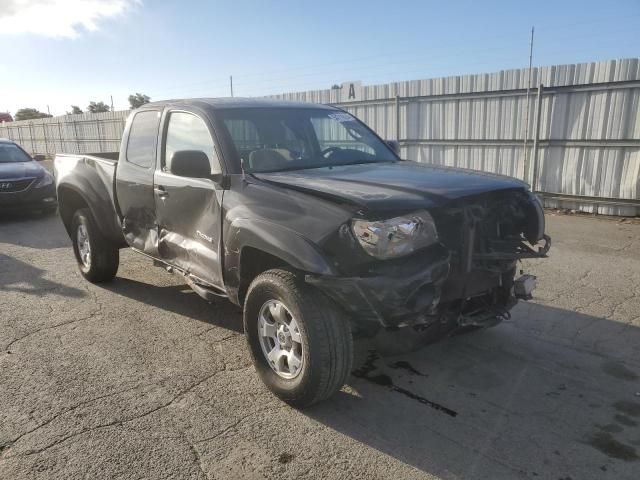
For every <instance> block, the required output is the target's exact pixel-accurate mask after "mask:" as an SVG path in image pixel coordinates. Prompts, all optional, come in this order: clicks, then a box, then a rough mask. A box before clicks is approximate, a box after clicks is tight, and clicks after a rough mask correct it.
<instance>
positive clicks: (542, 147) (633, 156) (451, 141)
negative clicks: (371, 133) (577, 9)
mask: <svg viewBox="0 0 640 480" xmlns="http://www.w3.org/2000/svg"><path fill="white" fill-rule="evenodd" d="M528 73H529V72H528V69H520V70H508V71H501V72H496V73H491V74H479V75H465V76H456V77H447V78H436V79H428V80H414V81H406V82H396V83H390V84H386V85H372V86H364V87H362V90H361V98H359V99H357V100H356V101H351V102H349V101H344V95H343V93H342V92H341V91H340V90H317V91H308V92H295V93H285V94H282V95H275V96H273V98H280V99H286V100H298V101H311V102H319V103H331V104H334V105H337V106H340V107H341V108H344V109H345V110H347V111H349V112H351V113H352V114H354V115H356V116H357V117H358V118H360V119H361V120H363V121H364V122H366V123H367V124H368V125H370V126H371V127H372V128H373V129H374V130H376V132H378V134H380V135H381V136H382V137H384V138H387V139H396V138H398V139H399V140H400V143H401V146H402V153H403V156H404V157H405V158H407V159H410V160H416V161H419V162H425V163H434V164H441V165H450V166H457V167H465V168H472V169H476V170H483V171H488V172H494V173H501V174H505V175H511V176H515V177H518V178H521V179H524V180H526V181H527V182H529V183H532V184H533V181H534V161H533V156H534V155H533V143H534V142H533V137H534V134H535V130H536V119H537V112H536V105H537V86H538V85H540V84H542V85H543V86H544V88H543V90H542V101H541V103H540V105H541V109H540V123H539V141H538V147H539V148H538V165H537V172H536V175H535V182H536V185H535V186H536V190H537V191H542V192H548V193H551V194H559V195H549V196H547V198H545V203H546V205H547V206H552V207H553V206H565V207H569V208H579V209H580V210H584V211H597V212H598V213H602V214H615V215H636V214H638V213H639V209H638V208H637V207H633V206H629V207H626V206H624V207H620V206H615V207H614V206H608V205H602V204H601V205H596V204H594V203H592V200H593V199H590V198H580V201H566V200H563V201H560V200H558V198H564V197H565V196H580V197H598V198H607V199H628V200H638V199H639V198H640V182H639V180H638V179H639V176H640V109H639V105H640V61H639V60H638V59H626V60H611V61H606V62H595V63H588V64H576V65H560V66H550V67H541V68H534V69H533V70H532V72H531V85H532V86H534V88H533V89H532V91H531V96H530V100H529V108H528V113H529V135H528V138H529V142H528V143H527V145H528V147H527V150H528V162H525V155H524V134H525V124H526V118H527V115H526V111H527V101H526V87H527V81H528ZM396 96H398V97H399V98H398V100H397V101H398V105H397V106H396V98H395V97H396ZM525 163H526V165H525Z"/></svg>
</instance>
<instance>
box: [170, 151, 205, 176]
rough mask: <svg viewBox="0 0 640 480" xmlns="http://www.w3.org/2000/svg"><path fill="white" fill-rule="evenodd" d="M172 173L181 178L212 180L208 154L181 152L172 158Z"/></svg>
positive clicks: (175, 153)
mask: <svg viewBox="0 0 640 480" xmlns="http://www.w3.org/2000/svg"><path fill="white" fill-rule="evenodd" d="M171 173H173V174H174V175H178V176H180V177H190V178H211V165H210V164H209V158H208V157H207V154H206V153H204V152H202V151H200V150H180V151H178V152H174V154H173V155H172V156H171Z"/></svg>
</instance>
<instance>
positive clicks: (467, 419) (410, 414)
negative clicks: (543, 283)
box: [305, 304, 640, 479]
mask: <svg viewBox="0 0 640 480" xmlns="http://www.w3.org/2000/svg"><path fill="white" fill-rule="evenodd" d="M520 313H521V314H522V313H523V312H522V311H520ZM516 316H517V315H516ZM537 321H540V322H541V323H540V324H537V325H536V324H535V322H537ZM556 321H561V322H562V325H558V324H557V323H555V322H556ZM516 322H517V323H519V324H523V323H524V324H531V325H526V327H529V328H526V327H525V326H523V325H518V324H515V325H514V324H511V325H509V324H505V325H501V326H498V327H497V328H494V329H489V330H486V331H481V332H475V333H472V334H470V335H464V336H459V337H454V338H449V339H446V340H444V341H441V342H439V343H436V344H434V345H430V346H428V347H426V348H423V349H422V350H419V351H417V352H414V353H411V354H407V355H401V356H397V357H386V358H382V357H380V356H379V355H378V354H377V353H376V352H375V351H372V350H371V346H370V344H368V343H367V342H359V343H358V345H357V347H358V348H357V350H358V352H357V360H356V362H355V365H354V375H353V377H352V379H351V382H350V386H349V387H347V388H346V389H344V390H343V391H342V392H340V393H339V394H338V395H337V396H336V397H334V398H332V399H331V400H330V401H328V402H326V403H324V404H320V405H318V406H316V407H314V408H312V409H310V410H308V411H306V412H305V413H306V414H307V415H309V416H310V417H311V418H313V419H315V420H317V421H318V422H321V423H323V424H324V425H327V426H328V427H331V428H332V429H334V430H337V431H339V432H341V433H343V434H344V435H347V436H349V437H351V438H353V439H354V440H356V441H358V442H361V443H364V444H366V445H368V446H370V447H372V448H375V449H376V450H378V451H381V452H384V453H385V454H387V455H390V456H392V457H395V458H397V459H398V460H401V461H402V462H404V463H406V464H409V465H412V466H414V467H415V468H418V469H420V470H422V471H424V472H426V473H430V474H435V475H437V476H441V477H443V478H512V477H520V476H522V477H532V478H534V477H540V478H554V479H555V478H558V479H565V478H584V477H587V476H589V477H592V476H594V475H595V476H596V477H598V476H599V475H605V473H604V472H609V473H610V474H612V475H613V476H612V478H633V474H632V472H633V471H634V469H638V468H640V461H639V460H640V448H639V447H640V428H639V427H638V425H639V424H640V393H636V392H638V391H640V384H639V383H638V380H639V379H640V366H639V365H638V358H637V357H628V358H626V360H625V359H624V358H619V357H624V356H625V355H626V352H627V351H635V350H634V349H633V346H634V345H635V346H638V345H640V329H639V328H637V327H634V326H631V325H628V326H625V325H621V324H620V323H619V322H614V321H610V320H606V319H602V318H596V317H592V316H588V315H583V314H580V313H576V312H570V311H566V310H561V309H556V308H551V307H546V306H540V305H535V304H529V305H528V307H527V312H526V318H519V319H518V320H516ZM621 327H622V330H624V333H623V334H622V333H621ZM558 329H560V330H562V331H566V332H570V331H571V332H582V333H583V334H585V335H589V330H593V332H592V334H593V335H594V338H596V348H593V350H591V349H590V348H589V347H588V345H589V344H590V341H589V340H588V339H587V341H586V342H579V341H576V340H577V339H575V338H573V339H572V338H571V337H569V336H567V337H566V338H564V337H563V336H562V335H561V334H560V333H559V332H558ZM554 331H555V332H556V334H554ZM599 340H603V341H604V342H606V341H612V342H613V344H611V345H609V346H608V347H607V346H606V344H605V346H604V348H602V349H600V348H598V346H597V342H598V341H599ZM616 343H617V344H619V346H620V348H619V349H617V348H616ZM629 347H630V348H631V350H629ZM607 349H609V350H610V353H611V355H609V354H608V353H605V350H607ZM617 354H619V355H617ZM514 447H515V452H514ZM461 450H462V452H464V454H463V455H461V454H460V452H461ZM506 452H509V453H506ZM454 459H457V461H453V460H454ZM496 464H497V465H499V468H498V470H496ZM500 469H502V470H503V472H502V474H496V473H497V471H499V470H500ZM635 471H636V473H637V471H638V470H635ZM563 472H564V473H563ZM578 472H581V473H580V474H579V475H577V476H575V474H576V473H578ZM596 472H597V473H596ZM565 473H566V475H565ZM582 473H583V474H584V475H583V474H582ZM567 475H568V476H567ZM572 475H573V476H572Z"/></svg>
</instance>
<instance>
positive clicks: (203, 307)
mask: <svg viewBox="0 0 640 480" xmlns="http://www.w3.org/2000/svg"><path fill="white" fill-rule="evenodd" d="M100 286H101V287H102V288H104V289H105V290H109V291H110V292H113V293H116V294H118V295H121V296H123V297H127V298H130V299H132V300H136V301H138V302H143V303H146V304H147V305H151V306H153V307H156V308H159V309H161V310H167V311H170V312H173V313H178V314H180V315H184V316H186V317H189V318H193V319H194V320H199V321H201V322H205V323H208V324H211V325H216V326H218V327H222V328H225V329H227V330H232V331H234V332H239V333H242V332H243V328H242V311H241V309H240V308H239V307H237V306H235V305H233V304H232V303H231V302H229V301H227V300H226V299H220V300H218V301H217V302H216V303H215V304H209V303H207V302H206V301H205V300H203V299H202V298H201V297H199V296H198V295H197V294H196V293H195V292H194V291H193V290H191V289H190V288H189V286H187V285H184V284H183V285H168V286H158V285H152V284H148V283H143V282H138V281H136V280H131V279H128V278H122V277H117V278H116V279H115V280H114V281H113V282H111V283H106V284H101V285H100Z"/></svg>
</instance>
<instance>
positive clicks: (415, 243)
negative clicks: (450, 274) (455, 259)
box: [351, 210, 438, 260]
mask: <svg viewBox="0 0 640 480" xmlns="http://www.w3.org/2000/svg"><path fill="white" fill-rule="evenodd" d="M351 230H352V231H353V234H354V235H355V236H356V238H357V239H358V241H359V242H360V245H362V248H364V250H365V251H366V252H367V253H368V254H369V255H371V256H373V257H376V258H379V259H382V260H386V259H389V258H396V257H402V256H404V255H409V254H410V253H413V252H415V251H416V250H419V249H421V248H424V247H428V246H429V245H433V244H434V243H437V242H438V233H437V231H436V225H435V223H434V221H433V217H431V215H430V214H429V212H427V211H426V210H420V211H418V212H414V213H411V214H409V215H403V216H401V217H396V218H392V219H390V220H380V221H367V220H358V219H354V220H352V221H351Z"/></svg>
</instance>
